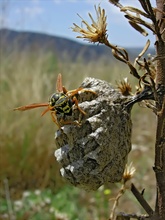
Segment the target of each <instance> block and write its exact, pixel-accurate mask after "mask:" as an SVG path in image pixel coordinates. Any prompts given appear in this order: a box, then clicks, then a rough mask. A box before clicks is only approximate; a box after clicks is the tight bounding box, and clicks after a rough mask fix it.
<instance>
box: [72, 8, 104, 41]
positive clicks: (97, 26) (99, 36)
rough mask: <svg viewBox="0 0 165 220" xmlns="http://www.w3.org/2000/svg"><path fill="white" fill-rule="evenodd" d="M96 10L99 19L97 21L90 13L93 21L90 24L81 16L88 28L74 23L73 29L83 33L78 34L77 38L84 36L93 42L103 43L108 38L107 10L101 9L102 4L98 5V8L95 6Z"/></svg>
mask: <svg viewBox="0 0 165 220" xmlns="http://www.w3.org/2000/svg"><path fill="white" fill-rule="evenodd" d="M95 11H96V15H97V21H95V20H94V19H93V17H92V15H91V14H90V13H89V17H90V19H91V21H92V24H91V25H89V24H88V23H87V22H86V21H85V20H83V18H81V17H80V16H79V17H80V18H81V19H82V23H83V24H85V26H86V29H84V28H83V27H79V26H78V25H77V24H75V23H73V25H74V27H72V30H73V31H74V32H78V33H80V34H81V35H82V36H77V38H84V39H85V40H88V41H89V42H93V43H96V42H99V43H103V42H104V41H105V39H106V38H107V34H106V32H107V29H106V28H107V23H106V19H107V16H105V10H104V9H101V8H100V6H98V8H96V6H95Z"/></svg>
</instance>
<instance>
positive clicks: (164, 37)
mask: <svg viewBox="0 0 165 220" xmlns="http://www.w3.org/2000/svg"><path fill="white" fill-rule="evenodd" d="M156 3H157V9H158V11H157V13H156V20H157V24H159V27H158V31H159V30H160V32H159V33H158V34H157V39H156V43H155V45H156V56H157V57H158V59H157V77H156V89H157V91H159V92H158V93H157V96H158V101H157V103H156V104H157V109H158V110H157V111H158V112H157V115H158V117H157V131H156V143H155V167H154V171H155V176H156V181H157V199H156V205H155V212H156V215H158V216H159V218H160V219H161V220H163V219H165V58H163V59H159V57H165V32H164V31H163V30H164V29H165V22H164V20H163V19H164V18H163V16H164V15H163V13H165V5H164V0H156Z"/></svg>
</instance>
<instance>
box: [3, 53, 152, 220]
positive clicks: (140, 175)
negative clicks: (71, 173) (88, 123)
mask: <svg viewBox="0 0 165 220" xmlns="http://www.w3.org/2000/svg"><path fill="white" fill-rule="evenodd" d="M58 73H62V75H63V84H64V85H65V87H66V88H68V89H74V88H77V87H79V86H80V84H81V82H82V81H83V79H84V78H85V77H87V76H91V77H96V78H100V79H104V80H107V81H109V82H111V83H112V84H114V85H115V82H116V81H117V80H121V79H122V78H123V77H126V76H127V77H129V79H130V81H131V83H132V84H133V85H135V82H134V79H133V77H132V76H131V75H130V74H129V70H128V69H127V67H126V66H125V65H124V64H120V63H119V62H116V61H114V62H110V63H108V62H106V61H104V60H100V62H91V63H88V64H84V63H83V62H82V61H81V60H80V61H79V62H76V63H69V62H67V60H66V61H62V62H60V61H58V60H57V58H56V57H54V56H53V55H52V54H38V53H35V52H33V53H26V54H25V53H23V52H22V53H16V52H13V53H11V54H9V55H8V56H1V61H0V76H1V79H0V84H1V85H0V88H1V92H0V103H1V108H0V117H1V121H0V139H1V148H0V157H1V158H0V203H1V206H0V207H1V208H0V219H14V217H13V216H16V218H15V219H20V220H22V219H29V220H33V219H34V220H38V219H40V220H42V219H43V220H44V219H47V220H49V219H50V220H51V219H61V220H62V219H69V220H76V219H77V220H84V219H86V220H91V219H94V220H97V219H98V220H104V219H107V218H108V215H109V213H110V210H111V208H112V204H113V200H110V199H112V198H114V197H115V195H116V193H117V191H118V189H119V187H120V183H118V184H110V185H109V186H104V187H102V188H101V189H99V190H98V191H97V192H85V191H83V190H80V189H77V188H75V187H73V186H69V185H67V184H66V183H65V182H64V180H63V179H62V178H61V176H60V174H59V165H58V163H57V162H56V161H55V157H54V151H55V149H56V146H55V144H54V133H55V131H56V129H57V128H56V126H55V124H54V123H53V122H52V120H51V117H50V115H49V114H46V115H45V116H44V117H40V114H41V112H42V109H36V110H32V111H27V112H15V111H13V110H12V109H13V108H15V107H18V106H20V105H25V104H29V103H34V102H46V101H47V100H48V98H49V96H50V95H51V94H52V93H54V92H55V89H56V88H55V84H56V77H57V75H58ZM136 83H138V82H136ZM132 120H133V135H132V145H133V149H132V151H131V153H130V155H129V161H133V164H134V166H135V167H136V170H137V171H136V173H135V176H134V179H133V180H132V181H133V182H134V184H135V185H136V186H137V188H138V189H139V190H142V189H144V188H145V189H146V190H145V194H144V196H145V198H146V199H147V200H148V201H149V203H150V205H151V206H154V199H155V182H154V173H153V171H152V166H153V165H154V140H155V124H156V117H155V116H154V114H153V113H152V112H151V111H150V110H148V109H145V108H141V107H139V106H138V105H137V104H136V106H135V107H134V108H133V111H132ZM106 189H109V190H108V191H107V190H106ZM107 192H108V193H107ZM117 211H122V212H130V213H134V212H138V213H139V212H142V213H144V210H142V209H141V207H140V206H139V205H138V203H137V202H136V200H135V198H134V197H133V196H132V194H131V192H130V191H127V192H126V194H125V195H124V196H123V198H122V199H121V201H120V203H119V206H118V209H117ZM12 217H13V218H12Z"/></svg>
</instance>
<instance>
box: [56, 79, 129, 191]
mask: <svg viewBox="0 0 165 220" xmlns="http://www.w3.org/2000/svg"><path fill="white" fill-rule="evenodd" d="M80 87H82V88H85V89H88V88H89V89H91V90H93V91H94V92H96V93H97V96H94V95H93V94H91V93H86V92H84V93H83V92H81V94H79V96H78V102H79V107H80V108H82V109H83V110H84V111H85V112H86V115H85V116H83V118H82V120H81V125H80V126H76V125H64V127H63V128H62V129H63V132H62V131H58V132H57V133H56V138H55V139H56V146H57V147H58V148H59V149H58V150H56V151H55V156H56V159H57V161H58V162H59V163H60V164H61V166H62V168H61V170H60V171H61V174H62V176H63V177H64V178H65V179H66V180H67V181H69V182H70V183H72V184H73V185H75V186H77V187H80V188H84V189H87V190H96V189H97V188H98V187H99V186H101V185H103V184H105V183H108V182H118V181H120V180H121V179H122V176H123V172H124V168H125V165H126V163H127V157H128V153H129V152H130V150H131V128H132V123H131V113H130V108H126V104H125V102H127V100H128V99H129V97H125V96H123V95H122V94H121V93H120V92H119V91H118V90H116V89H114V88H113V86H111V85H110V84H109V83H108V82H105V81H102V80H98V79H94V78H86V79H85V80H84V82H83V83H82V85H81V86H80ZM91 96H92V97H91ZM76 118H77V116H76V111H73V113H72V115H71V117H70V120H73V121H74V120H75V119H76Z"/></svg>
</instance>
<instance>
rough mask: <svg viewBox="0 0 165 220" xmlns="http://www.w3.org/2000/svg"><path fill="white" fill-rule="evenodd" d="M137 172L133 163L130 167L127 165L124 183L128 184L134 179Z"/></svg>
mask: <svg viewBox="0 0 165 220" xmlns="http://www.w3.org/2000/svg"><path fill="white" fill-rule="evenodd" d="M135 171H136V169H135V167H134V166H133V165H132V162H131V163H130V164H129V165H127V164H126V166H125V170H124V174H123V181H124V182H127V181H128V180H130V179H131V178H132V177H133V175H134V173H135Z"/></svg>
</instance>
